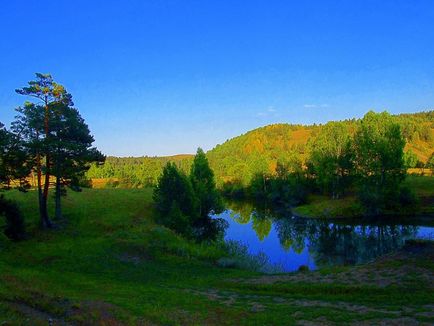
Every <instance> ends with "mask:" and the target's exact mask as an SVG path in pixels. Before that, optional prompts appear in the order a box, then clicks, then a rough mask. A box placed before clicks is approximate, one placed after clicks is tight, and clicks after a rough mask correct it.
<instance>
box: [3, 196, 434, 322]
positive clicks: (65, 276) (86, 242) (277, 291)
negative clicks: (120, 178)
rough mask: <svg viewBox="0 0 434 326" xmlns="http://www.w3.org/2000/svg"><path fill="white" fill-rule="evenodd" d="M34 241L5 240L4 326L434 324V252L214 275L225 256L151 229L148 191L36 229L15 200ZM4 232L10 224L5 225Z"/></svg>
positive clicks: (78, 200)
mask: <svg viewBox="0 0 434 326" xmlns="http://www.w3.org/2000/svg"><path fill="white" fill-rule="evenodd" d="M6 196H7V197H9V198H14V199H16V200H17V201H18V202H19V203H20V206H21V207H22V210H23V213H24V215H25V217H26V225H27V229H28V233H29V238H28V239H27V240H25V241H21V242H18V243H12V242H10V241H8V240H7V239H6V238H4V237H3V236H0V324H1V325H15V324H18V325H20V324H22V325H28V324H36V325H47V321H48V320H49V319H52V320H53V321H54V324H55V325H56V324H65V323H66V324H68V323H70V324H100V325H118V324H139V325H160V324H163V325H291V324H309V323H313V324H333V323H336V324H342V323H351V322H356V321H364V322H366V323H367V324H369V323H372V324H378V323H379V321H380V320H387V321H390V322H394V323H398V324H399V323H407V324H414V323H417V322H426V323H428V324H429V323H433V322H434V314H433V311H434V309H433V307H434V282H433V281H434V264H433V261H434V248H433V245H432V243H429V242H428V243H421V244H413V245H411V246H409V247H408V248H406V249H405V250H403V251H402V252H399V253H395V254H392V255H389V256H388V257H385V258H383V259H380V260H378V261H376V262H374V263H372V264H369V265H364V266H357V267H339V268H332V269H327V270H320V271H314V272H300V273H290V274H280V275H262V274H259V273H255V272H251V271H246V270H237V269H232V268H222V267H218V265H217V264H216V261H217V260H218V259H219V258H221V257H224V256H225V255H226V253H225V249H224V246H223V245H221V244H220V245H219V244H215V245H199V244H195V243H192V242H188V241H186V240H184V239H182V238H180V237H178V236H177V235H175V234H174V233H173V232H171V231H170V230H168V229H166V228H164V227H161V226H158V225H156V224H155V223H154V222H153V214H154V212H153V209H152V201H151V190H149V189H93V190H92V189H87V190H84V191H83V192H82V193H72V192H70V193H69V194H68V196H67V197H66V198H65V200H64V215H65V220H67V221H68V222H65V221H60V222H58V223H57V224H58V227H57V228H56V229H54V230H50V231H39V230H38V229H37V207H36V204H37V198H36V193H35V192H33V191H30V192H28V193H26V194H23V193H19V192H16V191H11V192H8V193H6ZM2 222H3V221H2Z"/></svg>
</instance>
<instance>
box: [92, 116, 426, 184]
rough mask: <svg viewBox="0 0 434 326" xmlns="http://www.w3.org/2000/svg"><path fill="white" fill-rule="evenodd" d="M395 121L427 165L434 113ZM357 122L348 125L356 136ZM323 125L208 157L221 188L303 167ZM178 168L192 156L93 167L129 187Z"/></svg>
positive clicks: (239, 141)
mask: <svg viewBox="0 0 434 326" xmlns="http://www.w3.org/2000/svg"><path fill="white" fill-rule="evenodd" d="M394 118H395V119H396V121H397V122H398V123H399V124H400V125H401V127H402V133H403V135H404V137H405V139H406V142H407V145H406V151H409V150H410V151H412V152H413V153H414V154H415V155H416V156H417V158H418V160H419V161H420V162H422V163H426V161H427V160H428V159H429V157H430V156H431V155H432V153H433V152H434V111H428V112H420V113H412V114H400V115H395V116H394ZM357 121H358V120H356V119H351V120H345V121H342V123H344V124H345V125H346V126H347V127H348V130H349V131H350V132H352V131H354V129H355V127H356V124H357ZM322 127H323V125H321V124H320V125H292V124H283V123H282V124H273V125H268V126H265V127H261V128H257V129H254V130H252V131H249V132H247V133H245V134H243V135H240V136H238V137H235V138H232V139H229V140H227V141H226V142H224V143H223V144H220V145H217V146H216V147H215V148H214V149H212V150H210V151H209V152H208V153H207V156H208V159H209V161H210V164H211V167H212V168H213V169H214V172H215V174H216V177H217V182H218V183H219V184H221V183H223V182H225V181H228V180H233V179H235V178H236V179H238V180H240V181H242V182H243V183H247V182H248V181H249V180H250V179H251V177H252V176H253V175H254V174H255V173H257V172H264V171H266V172H269V173H273V172H275V168H276V164H277V162H278V161H281V162H288V161H289V162H291V161H298V162H300V163H303V161H304V160H305V159H306V157H307V154H308V146H307V144H308V141H309V140H310V139H311V138H312V137H315V135H316V134H317V133H318V132H319V131H320V130H321V128H322ZM168 161H172V162H175V163H176V164H177V165H178V167H179V168H180V169H181V170H183V171H188V170H189V167H190V164H191V162H192V155H176V156H168V157H128V158H118V157H108V158H107V161H106V163H105V165H104V166H100V167H98V166H93V167H92V168H91V169H90V170H89V172H88V177H89V178H109V179H110V178H117V179H119V180H122V182H123V183H124V184H125V185H128V186H146V185H152V184H155V182H156V180H157V178H158V176H159V175H160V173H161V170H162V168H163V166H164V165H165V164H166V163H167V162H168Z"/></svg>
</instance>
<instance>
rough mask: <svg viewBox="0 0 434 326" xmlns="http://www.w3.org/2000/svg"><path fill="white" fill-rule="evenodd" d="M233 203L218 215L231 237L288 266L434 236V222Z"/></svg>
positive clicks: (365, 254)
mask: <svg viewBox="0 0 434 326" xmlns="http://www.w3.org/2000/svg"><path fill="white" fill-rule="evenodd" d="M227 207H228V209H227V210H226V211H225V212H223V213H222V214H220V215H218V216H217V217H220V218H223V219H225V220H226V221H227V222H228V223H229V228H228V229H227V230H226V234H225V240H235V241H239V242H241V243H242V244H244V245H246V246H247V247H248V250H249V252H250V253H251V254H258V253H261V252H262V253H264V254H265V255H266V256H267V257H268V260H269V262H270V263H271V264H273V265H279V266H281V268H282V269H283V270H284V271H294V270H297V269H298V268H299V267H300V266H302V265H305V266H308V267H309V269H310V270H314V269H318V268H321V267H325V266H332V265H354V264H360V263H365V262H368V261H371V260H373V259H374V258H376V257H378V256H380V255H383V254H386V253H389V252H392V251H394V250H397V249H399V248H401V247H402V246H403V245H404V243H405V240H408V239H420V238H433V237H434V227H426V226H419V225H417V224H416V223H414V222H413V223H412V224H408V223H406V224H402V223H401V224H396V223H393V222H392V219H390V218H389V219H387V221H384V219H382V222H381V223H379V221H378V220H377V221H371V222H369V223H366V222H364V223H363V224H360V222H358V223H357V222H356V223H354V222H351V221H349V220H342V219H341V220H336V221H330V220H324V219H304V218H297V217H293V216H292V215H291V214H290V213H279V214H277V213H275V212H272V211H271V210H267V209H258V208H256V207H255V206H254V205H253V204H250V203H245V202H236V203H228V205H227Z"/></svg>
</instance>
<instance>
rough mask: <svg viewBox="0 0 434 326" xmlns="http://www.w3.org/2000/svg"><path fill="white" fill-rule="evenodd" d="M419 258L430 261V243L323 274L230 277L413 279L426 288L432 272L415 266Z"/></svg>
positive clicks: (347, 281) (353, 281)
mask: <svg viewBox="0 0 434 326" xmlns="http://www.w3.org/2000/svg"><path fill="white" fill-rule="evenodd" d="M420 261H428V262H429V261H434V245H432V244H427V245H421V244H417V243H411V244H409V245H407V246H406V247H405V248H404V249H403V250H401V251H399V252H396V253H393V254H389V255H386V256H383V257H381V258H379V259H377V260H376V261H374V262H372V263H369V264H366V265H361V266H355V267H351V268H348V269H345V270H344V271H341V272H336V273H331V274H326V275H325V274H324V273H322V272H321V271H313V272H303V273H299V272H295V273H289V274H281V275H264V276H261V277H258V278H253V279H249V280H245V279H244V280H233V281H236V282H245V283H249V284H273V283H276V282H293V283H310V284H312V283H323V284H331V283H333V284H342V285H354V286H360V285H371V286H372V285H373V286H377V287H380V288H383V287H387V286H390V285H395V286H402V287H407V286H409V285H411V284H414V283H416V282H417V284H422V285H424V287H425V288H427V289H434V271H433V270H432V269H430V268H427V267H423V266H419V265H420V264H418V262H420Z"/></svg>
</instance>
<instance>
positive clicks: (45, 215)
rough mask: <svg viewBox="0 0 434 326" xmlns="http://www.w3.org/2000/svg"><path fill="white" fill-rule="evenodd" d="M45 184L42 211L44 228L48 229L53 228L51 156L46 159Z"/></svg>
mask: <svg viewBox="0 0 434 326" xmlns="http://www.w3.org/2000/svg"><path fill="white" fill-rule="evenodd" d="M45 166H46V171H45V183H44V191H43V192H42V205H41V211H42V219H43V226H44V227H47V228H51V227H52V223H51V221H50V218H49V216H48V205H47V202H48V189H49V187H50V172H49V166H50V158H49V155H47V156H46V157H45Z"/></svg>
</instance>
